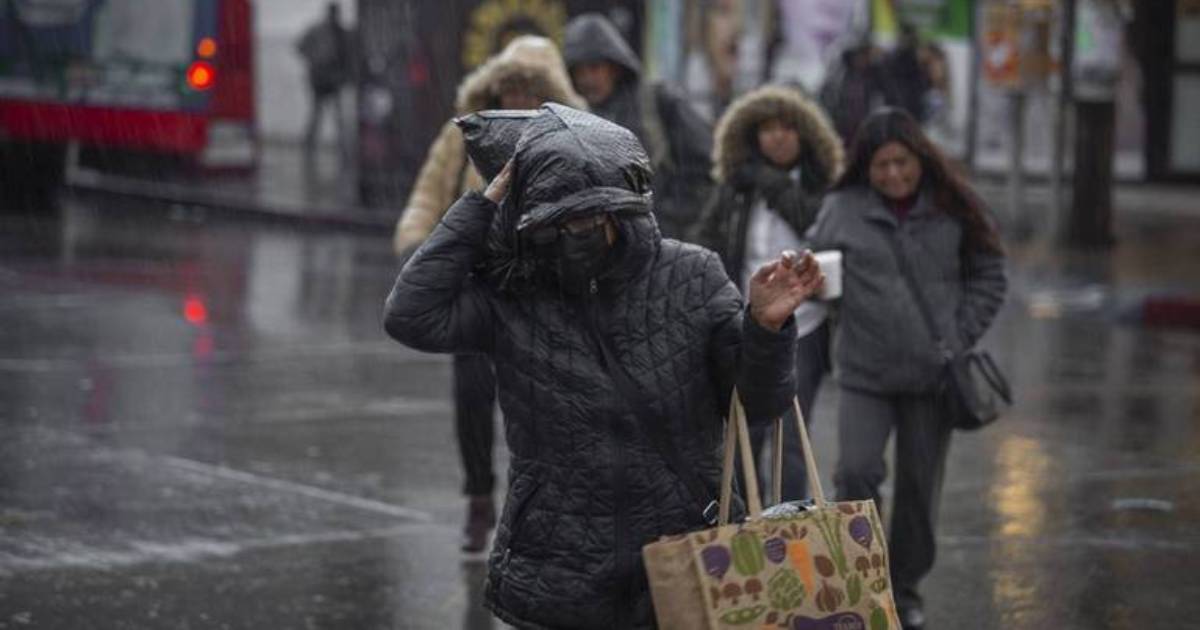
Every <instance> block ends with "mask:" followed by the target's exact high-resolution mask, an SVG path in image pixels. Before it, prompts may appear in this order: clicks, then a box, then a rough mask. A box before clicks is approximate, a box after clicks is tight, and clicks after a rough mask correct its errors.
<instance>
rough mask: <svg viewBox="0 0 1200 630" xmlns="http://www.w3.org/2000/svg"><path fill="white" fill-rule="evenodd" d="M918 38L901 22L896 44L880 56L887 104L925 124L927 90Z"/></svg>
mask: <svg viewBox="0 0 1200 630" xmlns="http://www.w3.org/2000/svg"><path fill="white" fill-rule="evenodd" d="M921 47H922V44H921V37H920V35H919V34H918V33H917V29H916V27H915V26H913V25H912V24H909V23H907V22H905V23H902V24H901V25H900V38H899V40H898V41H897V42H896V47H895V48H894V49H892V50H891V51H890V52H888V54H887V55H886V56H885V57H884V58H883V62H882V65H883V77H884V79H885V80H886V81H887V83H888V84H887V86H886V87H887V92H888V105H891V106H893V107H897V108H899V109H903V110H904V111H906V112H908V113H909V114H910V115H912V117H913V118H915V119H917V122H919V123H924V122H925V121H926V120H927V119H928V111H927V108H926V103H925V95H926V94H927V93H928V92H929V77H928V75H927V74H926V70H927V66H926V64H924V63H922V59H921V58H922V53H921Z"/></svg>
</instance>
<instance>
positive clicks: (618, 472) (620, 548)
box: [584, 278, 633, 628]
mask: <svg viewBox="0 0 1200 630" xmlns="http://www.w3.org/2000/svg"><path fill="white" fill-rule="evenodd" d="M588 292H589V299H588V301H587V309H586V312H587V317H585V318H584V319H585V322H586V325H587V326H588V327H589V328H590V329H591V333H592V335H593V336H594V337H595V339H596V340H597V344H596V345H597V346H599V348H598V349H599V351H600V362H601V363H602V364H604V367H605V368H606V369H608V370H609V371H610V372H611V371H612V370H616V369H620V367H619V366H618V365H616V363H615V362H616V360H617V358H616V357H615V356H611V355H610V354H609V353H608V348H607V346H606V345H605V344H603V343H599V340H600V339H601V337H600V335H601V334H602V333H601V329H600V326H599V323H598V321H597V320H598V319H599V309H600V307H599V303H598V302H597V297H596V296H597V294H598V293H599V285H598V284H597V282H596V279H595V278H592V280H591V281H590V282H589V283H588ZM620 422H621V419H620V418H617V419H615V420H614V423H613V432H612V433H613V445H614V449H615V453H614V457H613V468H612V486H613V548H614V549H615V550H616V554H617V555H616V559H615V562H614V567H613V571H614V573H615V575H617V576H626V575H627V574H628V573H630V569H631V566H630V559H629V553H628V551H627V550H626V547H627V546H628V538H629V531H628V529H629V522H628V520H629V514H628V512H629V509H628V507H629V506H628V502H629V496H628V494H629V492H628V490H629V488H628V483H629V482H628V479H627V478H626V476H625V468H626V465H627V464H626V453H625V440H624V437H625V436H624V433H625V432H624V430H623V427H622V425H621V424H620ZM632 587H633V584H632V581H631V579H625V580H624V581H622V582H620V583H619V584H618V585H617V589H618V590H617V593H618V596H617V608H616V610H615V611H614V613H615V624H614V627H616V628H628V627H629V626H630V622H631V620H630V613H631V612H632V610H631V608H632V606H633V601H632V597H631V596H632Z"/></svg>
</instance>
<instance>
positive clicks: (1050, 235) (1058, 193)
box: [1045, 0, 1075, 242]
mask: <svg viewBox="0 0 1200 630" xmlns="http://www.w3.org/2000/svg"><path fill="white" fill-rule="evenodd" d="M1061 19H1062V23H1061V24H1060V28H1061V31H1060V33H1059V36H1060V39H1059V53H1058V58H1059V70H1058V103H1057V106H1056V107H1055V109H1054V156H1053V157H1052V158H1051V164H1050V217H1049V221H1048V225H1047V226H1046V235H1045V236H1046V240H1048V241H1050V242H1054V241H1057V240H1058V239H1059V237H1060V234H1059V231H1060V229H1061V227H1060V225H1061V223H1062V219H1061V217H1062V215H1063V212H1064V210H1065V200H1064V199H1063V190H1064V187H1063V170H1064V169H1065V167H1066V164H1065V163H1064V162H1065V160H1066V152H1067V151H1066V144H1067V137H1068V134H1067V127H1068V125H1069V122H1068V121H1069V118H1070V110H1069V107H1070V104H1071V100H1072V96H1071V95H1072V92H1073V90H1072V87H1073V85H1072V81H1071V64H1072V63H1073V60H1074V58H1075V0H1066V3H1065V5H1064V6H1063V12H1062V15H1061Z"/></svg>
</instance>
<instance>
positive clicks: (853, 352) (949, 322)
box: [809, 188, 1007, 394]
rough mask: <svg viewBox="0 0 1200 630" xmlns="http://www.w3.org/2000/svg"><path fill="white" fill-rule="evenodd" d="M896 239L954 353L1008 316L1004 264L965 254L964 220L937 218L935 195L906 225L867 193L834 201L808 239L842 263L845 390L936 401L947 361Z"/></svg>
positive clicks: (839, 346)
mask: <svg viewBox="0 0 1200 630" xmlns="http://www.w3.org/2000/svg"><path fill="white" fill-rule="evenodd" d="M893 238H896V239H899V243H900V250H901V252H903V255H904V256H905V258H906V260H907V261H908V265H909V268H910V269H911V271H912V273H913V275H914V277H915V279H916V282H917V285H918V286H919V287H920V288H921V290H922V291H923V292H924V295H925V300H926V302H927V303H928V304H929V305H930V308H931V310H932V311H933V314H934V318H935V319H936V320H937V323H938V326H939V328H940V330H941V332H942V335H943V337H944V338H945V339H946V341H947V342H948V344H949V345H950V347H951V349H952V350H954V351H955V352H957V351H960V350H962V349H965V348H970V347H971V346H973V345H974V344H975V342H976V341H978V340H979V338H980V337H982V336H983V333H984V332H986V331H987V329H988V327H989V326H990V325H991V323H992V320H993V319H994V318H995V316H996V312H997V311H999V310H1000V306H1001V304H1002V303H1003V301H1004V293H1005V290H1006V287H1007V279H1006V276H1005V272H1004V257H1003V255H1001V254H998V253H991V252H985V251H964V249H965V248H964V247H963V228H962V226H961V224H960V222H959V220H958V219H956V218H955V217H952V216H950V215H948V214H946V213H944V212H941V211H938V210H937V209H936V208H935V207H934V206H933V199H932V195H931V194H928V193H927V192H922V193H921V196H920V198H919V199H918V201H917V205H916V206H915V207H914V208H913V210H912V212H911V213H910V214H909V216H908V218H907V219H906V220H905V221H904V222H903V223H901V222H900V221H899V220H898V219H897V218H896V215H895V214H893V213H892V212H891V211H890V210H889V209H888V208H887V207H886V205H885V204H884V200H883V198H882V197H880V195H879V194H878V193H876V192H874V191H871V190H868V189H865V188H850V189H845V190H840V191H837V192H834V193H831V194H829V195H828V196H827V197H826V198H825V202H824V204H823V205H822V207H821V212H820V214H819V215H818V217H817V223H816V224H815V225H814V226H813V227H812V229H811V230H810V231H809V239H810V241H811V243H812V246H813V249H814V250H818V251H819V250H826V249H838V250H841V251H842V254H843V258H842V265H843V278H842V282H843V286H842V289H843V290H842V299H841V304H840V308H839V311H838V326H837V333H836V336H835V338H834V357H835V368H834V375H835V377H836V378H837V379H838V382H839V383H840V384H841V385H842V386H843V387H848V388H852V389H860V390H865V391H869V392H876V393H881V394H894V393H919V392H928V391H931V390H933V389H934V388H935V386H936V385H937V382H938V378H939V375H940V374H941V370H942V358H941V355H940V353H939V352H938V349H937V348H936V346H935V343H934V341H933V338H932V336H931V335H930V333H929V329H928V327H927V326H926V324H925V322H924V320H923V319H922V318H921V311H920V310H919V307H918V306H917V302H916V301H915V298H914V297H913V295H912V292H911V291H910V290H909V287H908V285H907V284H906V283H905V280H904V276H903V275H902V274H901V271H900V267H899V265H898V263H897V262H896V258H895V255H894V253H893V249H892V247H891V245H889V243H888V241H889V239H893Z"/></svg>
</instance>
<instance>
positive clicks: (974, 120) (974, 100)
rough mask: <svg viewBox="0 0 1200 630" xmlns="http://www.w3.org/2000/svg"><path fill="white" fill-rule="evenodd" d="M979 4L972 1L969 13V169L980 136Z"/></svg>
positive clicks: (967, 142)
mask: <svg viewBox="0 0 1200 630" xmlns="http://www.w3.org/2000/svg"><path fill="white" fill-rule="evenodd" d="M979 6H980V4H979V3H978V2H971V11H970V13H969V14H968V15H969V17H968V28H969V33H970V35H969V37H970V38H971V40H970V41H971V54H970V59H971V65H970V69H969V74H968V76H967V84H968V85H969V86H970V88H969V90H970V91H969V92H968V93H967V137H966V142H965V145H966V146H965V147H964V150H965V152H966V155H965V156H963V164H964V165H965V166H966V167H967V169H968V170H974V168H975V143H976V142H977V139H976V138H977V136H978V131H977V129H976V127H977V125H978V119H979V64H980V59H979Z"/></svg>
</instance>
